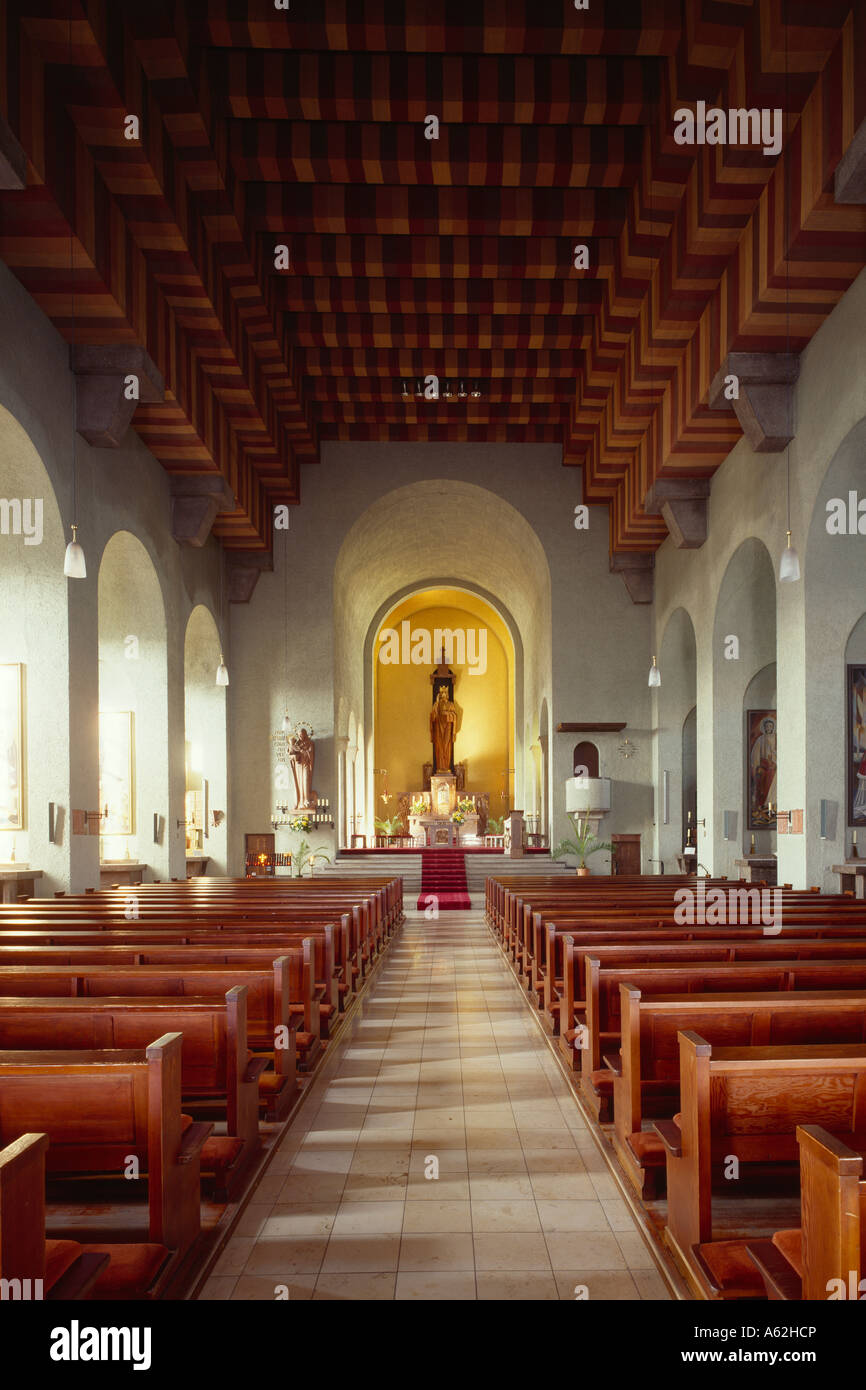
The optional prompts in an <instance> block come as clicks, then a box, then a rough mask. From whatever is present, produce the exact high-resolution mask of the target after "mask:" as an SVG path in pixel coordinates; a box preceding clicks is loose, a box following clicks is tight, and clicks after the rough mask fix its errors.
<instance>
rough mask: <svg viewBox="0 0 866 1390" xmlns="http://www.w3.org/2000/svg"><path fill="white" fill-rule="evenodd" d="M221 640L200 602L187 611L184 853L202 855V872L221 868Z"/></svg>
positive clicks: (224, 792) (224, 786)
mask: <svg viewBox="0 0 866 1390" xmlns="http://www.w3.org/2000/svg"><path fill="white" fill-rule="evenodd" d="M220 652H221V643H220V635H219V629H218V628H217V624H216V619H215V618H214V615H213V613H212V612H211V610H210V609H209V608H207V607H206V606H205V605H204V604H201V603H200V604H196V606H195V608H193V610H192V612H191V613H190V615H189V619H188V620H187V624H186V631H185V633H184V643H183V686H184V728H185V738H184V745H185V747H184V754H185V756H184V766H185V771H186V780H185V790H186V822H187V824H186V840H187V852H188V853H193V854H195V853H199V854H202V855H207V857H208V859H209V861H210V863H209V865H208V866H207V867H208V872H209V873H212V874H225V873H227V872H228V869H227V861H226V855H227V844H228V824H227V798H228V781H227V769H226V692H225V686H221V685H217V683H216V678H215V672H216V669H217V666H218V665H219V659H220Z"/></svg>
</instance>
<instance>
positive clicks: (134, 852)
mask: <svg viewBox="0 0 866 1390" xmlns="http://www.w3.org/2000/svg"><path fill="white" fill-rule="evenodd" d="M97 604H98V633H99V637H98V649H99V806H100V811H101V813H102V820H101V822H100V832H101V833H100V858H101V859H102V860H104V861H106V862H109V863H110V862H112V861H117V860H126V859H131V860H133V861H136V860H137V861H139V862H142V863H146V864H147V865H148V866H149V867H150V868H152V869H153V871H154V872H155V873H156V875H157V877H159V878H166V877H169V876H170V875H169V863H170V859H169V852H170V844H169V836H170V835H171V836H174V834H178V835H179V834H180V833H181V830H182V827H180V828H178V827H175V826H170V825H168V824H166V823H165V822H167V821H168V815H167V808H168V806H169V748H168V669H167V652H166V616H165V604H164V601H163V594H162V588H161V585H160V582H159V577H158V575H157V572H156V569H155V567H154V564H153V561H152V559H151V557H150V555H149V553H148V551H147V550H146V548H145V546H144V545H143V544H142V542H141V541H140V540H139V539H138V538H137V537H136V536H134V535H132V533H131V532H129V531H115V532H114V534H113V535H112V536H111V537H110V539H109V541H108V543H107V544H106V546H105V549H104V550H103V552H102V558H101V560H100V564H99V578H98V592H97ZM106 812H107V814H106ZM164 813H165V814H164ZM155 815H157V816H162V817H163V823H162V824H160V823H159V822H157V826H156V834H154V829H153V825H154V819H153V818H154V816H155ZM145 856H147V857H146V858H145Z"/></svg>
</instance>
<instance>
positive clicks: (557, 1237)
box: [545, 1231, 626, 1270]
mask: <svg viewBox="0 0 866 1390" xmlns="http://www.w3.org/2000/svg"><path fill="white" fill-rule="evenodd" d="M545 1239H546V1241H547V1248H548V1250H549V1251H550V1262H551V1264H552V1265H553V1268H554V1270H560V1269H625V1268H626V1261H625V1256H624V1255H623V1253H622V1250H621V1249H620V1247H619V1245H618V1243H617V1238H616V1236H614V1235H611V1233H610V1232H609V1231H607V1232H602V1231H549V1232H547V1234H546V1236H545Z"/></svg>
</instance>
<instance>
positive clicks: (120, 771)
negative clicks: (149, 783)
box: [99, 710, 135, 835]
mask: <svg viewBox="0 0 866 1390" xmlns="http://www.w3.org/2000/svg"><path fill="white" fill-rule="evenodd" d="M134 721H135V716H134V715H133V713H132V711H131V710H100V711H99V809H100V811H101V812H102V813H103V820H102V821H101V823H100V834H101V835H133V834H134V833H135V742H134V736H135V723H134Z"/></svg>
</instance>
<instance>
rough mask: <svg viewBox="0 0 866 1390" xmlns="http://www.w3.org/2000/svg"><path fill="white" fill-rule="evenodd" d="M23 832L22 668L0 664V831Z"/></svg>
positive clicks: (10, 663) (20, 665)
mask: <svg viewBox="0 0 866 1390" xmlns="http://www.w3.org/2000/svg"><path fill="white" fill-rule="evenodd" d="M23 829H24V667H23V665H22V664H21V663H20V662H17V661H13V662H4V663H3V664H0V830H23Z"/></svg>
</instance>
